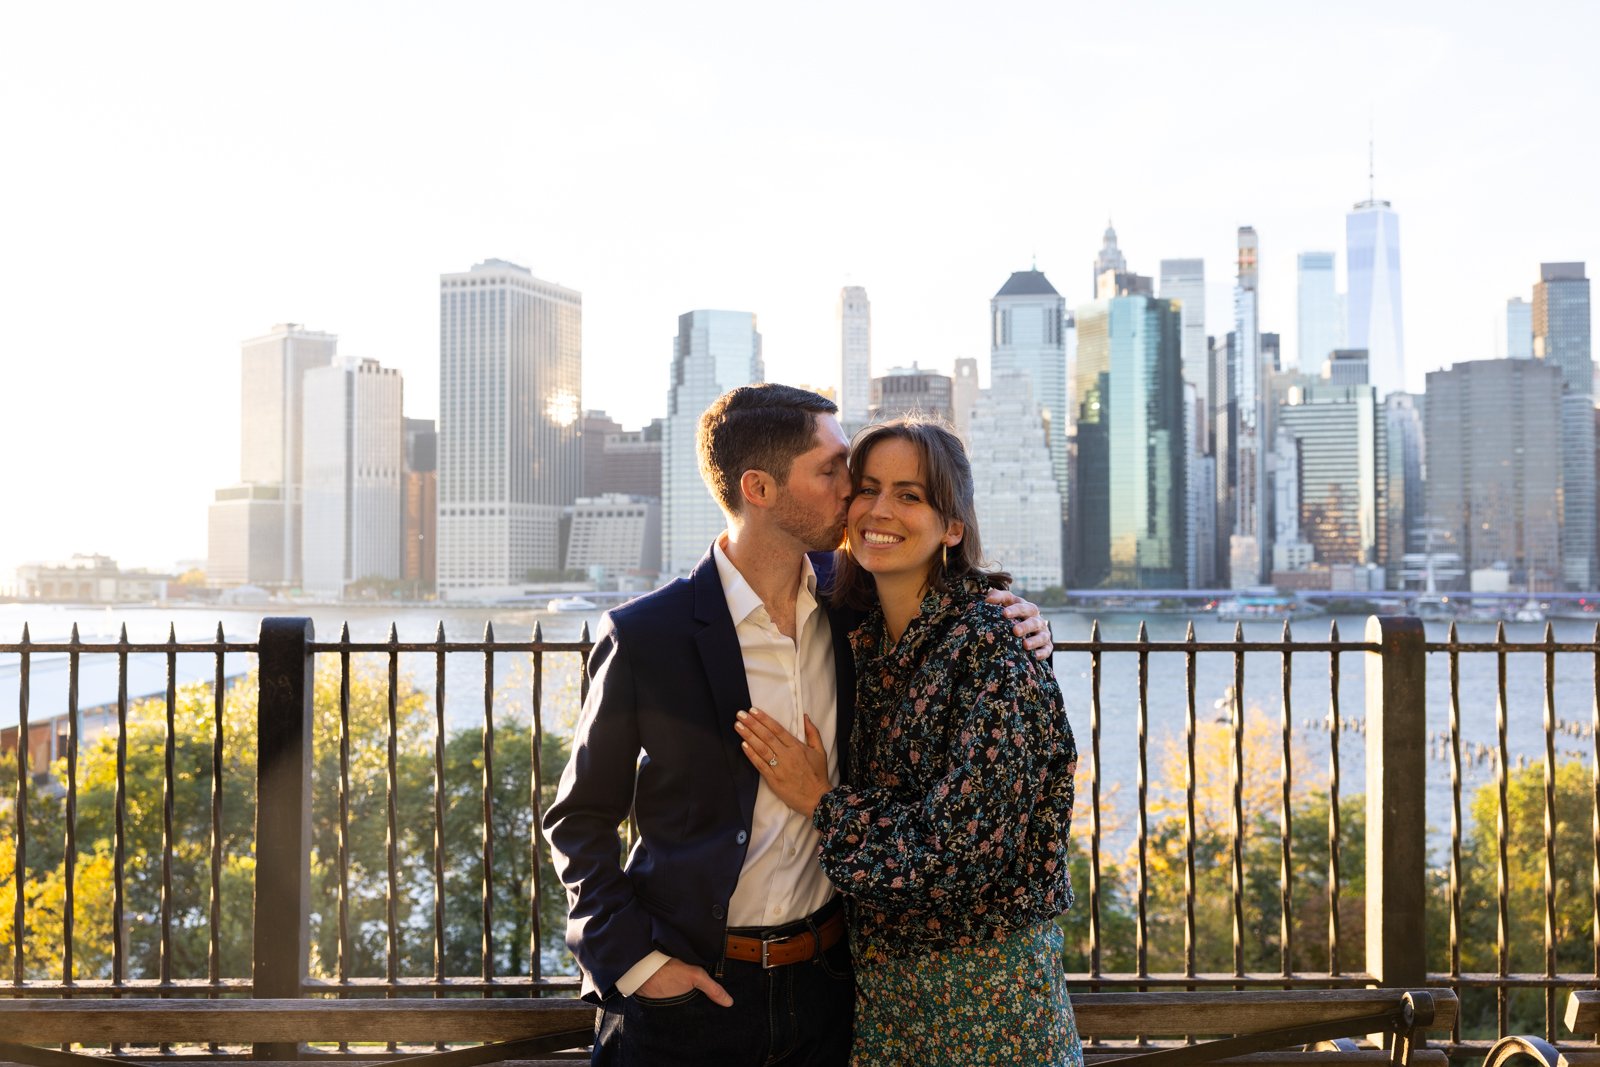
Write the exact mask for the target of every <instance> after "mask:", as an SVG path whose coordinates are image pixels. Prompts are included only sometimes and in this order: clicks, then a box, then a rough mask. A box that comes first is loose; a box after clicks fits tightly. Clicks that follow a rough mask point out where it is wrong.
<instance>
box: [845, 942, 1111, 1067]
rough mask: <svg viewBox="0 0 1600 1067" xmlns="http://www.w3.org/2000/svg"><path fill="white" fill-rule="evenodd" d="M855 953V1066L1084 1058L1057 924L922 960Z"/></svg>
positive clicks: (869, 946)
mask: <svg viewBox="0 0 1600 1067" xmlns="http://www.w3.org/2000/svg"><path fill="white" fill-rule="evenodd" d="M852 951H853V952H855V953H856V956H855V959H856V1017H855V1039H854V1045H853V1048H852V1054H851V1060H852V1062H853V1063H855V1064H860V1065H866V1064H908V1065H909V1064H915V1065H916V1067H938V1065H943V1064H949V1065H951V1067H955V1065H961V1067H967V1065H969V1064H981V1063H1004V1064H1010V1065H1012V1067H1023V1065H1026V1067H1054V1065H1064V1067H1065V1065H1071V1067H1081V1065H1082V1064H1083V1046H1082V1045H1081V1044H1080V1043H1079V1042H1078V1030H1077V1026H1076V1025H1075V1023H1074V1021H1073V1018H1072V1004H1071V1002H1070V1001H1068V999H1067V983H1066V979H1065V975H1064V974H1063V971H1062V966H1061V930H1060V929H1059V928H1058V927H1057V926H1056V925H1055V924H1054V923H1042V924H1040V925H1039V926H1034V927H1030V928H1029V929H1026V930H1021V931H1018V932H1017V933H1014V934H1011V935H1009V936H1007V937H1002V938H997V939H995V940H992V941H985V942H983V943H981V944H977V945H972V946H970V947H967V948H953V949H948V950H945V951H935V952H931V953H929V954H928V955H926V956H920V957H915V958H902V957H897V956H885V955H882V954H880V953H878V951H877V946H876V945H875V944H874V943H873V942H872V941H871V940H870V939H866V938H860V937H857V938H855V939H854V940H853V947H852Z"/></svg>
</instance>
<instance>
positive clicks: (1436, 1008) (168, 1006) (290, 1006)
mask: <svg viewBox="0 0 1600 1067" xmlns="http://www.w3.org/2000/svg"><path fill="white" fill-rule="evenodd" d="M1413 998H1414V1000H1415V1002H1416V1003H1417V1005H1418V1007H1419V1008H1420V1009H1422V1010H1420V1011H1419V1012H1418V1013H1417V1016H1416V1017H1415V1019H1414V1022H1415V1030H1414V1032H1412V1033H1410V1034H1409V1035H1408V1037H1402V1038H1401V1039H1400V1040H1397V1041H1396V1042H1395V1046H1396V1047H1395V1050H1394V1051H1393V1052H1391V1051H1386V1050H1384V1049H1381V1048H1377V1047H1374V1046H1367V1047H1364V1048H1363V1047H1360V1046H1358V1045H1357V1043H1355V1042H1354V1041H1351V1040H1348V1038H1351V1037H1353V1036H1355V1035H1359V1034H1367V1033H1378V1032H1384V1031H1390V1032H1392V1031H1394V1030H1395V1029H1396V1028H1397V1027H1400V1026H1401V1023H1400V1020H1401V1019H1402V1012H1403V1009H1404V1007H1405V1005H1407V1004H1408V1003H1409V1002H1411V1000H1412V999H1413ZM1072 1003H1073V1010H1074V1013H1075V1014H1076V1016H1077V1023H1078V1030H1079V1033H1080V1035H1081V1036H1082V1037H1083V1038H1084V1041H1085V1053H1086V1058H1087V1059H1088V1061H1089V1062H1090V1063H1095V1064H1101V1063H1108V1062H1110V1061H1111V1060H1113V1059H1122V1058H1130V1057H1131V1058H1132V1059H1129V1063H1128V1067H1136V1064H1135V1061H1137V1063H1138V1067H1143V1065H1144V1064H1146V1063H1147V1064H1148V1067H1186V1065H1188V1064H1194V1063H1202V1062H1218V1063H1223V1064H1233V1065H1238V1067H1273V1065H1283V1067H1357V1065H1359V1064H1363V1063H1377V1062H1385V1063H1387V1062H1391V1061H1393V1062H1396V1063H1405V1064H1407V1065H1408V1067H1413V1065H1414V1067H1448V1060H1447V1059H1446V1057H1445V1054H1444V1053H1443V1052H1441V1051H1439V1050H1436V1049H1427V1048H1424V1047H1422V1046H1423V1044H1424V1042H1423V1040H1422V1039H1423V1037H1424V1036H1425V1033H1426V1032H1428V1031H1435V1032H1444V1033H1448V1032H1449V1030H1450V1027H1451V1026H1452V1024H1453V1023H1454V1021H1455V1018H1456V1012H1457V1002H1456V998H1455V995H1454V994H1453V993H1452V992H1450V991H1449V990H1447V989H1428V990H1419V991H1417V993H1415V994H1412V995H1411V996H1410V997H1408V994H1407V992H1406V991H1405V990H1398V989H1327V990H1320V989H1319V990H1295V991H1278V990H1249V991H1244V992H1233V991H1211V990H1204V991H1197V992H1166V991H1157V992H1145V993H1083V994H1079V995H1077V996H1074V997H1073V998H1072ZM1430 1014H1431V1018H1430V1017H1429V1015H1430ZM1352 1020H1354V1022H1352ZM593 1023H594V1008H593V1007H592V1006H591V1005H589V1004H586V1003H585V1002H583V1001H581V1000H577V999H576V998H572V997H560V998H545V999H536V1000H468V999H451V1000H242V999H241V1000H152V999H143V998H140V999H123V1000H105V999H100V1000H87V999H84V1000H4V1001H0V1042H3V1043H4V1046H6V1047H0V1060H9V1061H11V1062H16V1063H26V1064H33V1065H36V1067H83V1065H84V1063H85V1061H86V1060H88V1059H89V1057H88V1056H86V1055H85V1056H80V1055H76V1054H64V1053H60V1052H53V1051H51V1050H50V1049H47V1048H43V1047H32V1048H25V1047H20V1046H46V1045H57V1046H59V1045H61V1044H62V1043H66V1042H72V1043H76V1044H80V1045H99V1046H108V1045H109V1044H111V1043H112V1042H118V1043H121V1044H123V1045H134V1044H139V1045H153V1044H155V1043H157V1042H162V1043H170V1044H173V1045H184V1046H203V1045H205V1044H206V1043H208V1042H222V1043H225V1044H227V1045H241V1044H274V1045H277V1046H278V1047H280V1048H285V1047H289V1046H292V1045H294V1044H295V1043H298V1042H337V1041H346V1042H352V1043H375V1042H389V1041H394V1042H399V1043H401V1044H403V1045H411V1046H414V1047H417V1048H418V1049H419V1054H421V1050H423V1049H426V1048H427V1047H429V1046H431V1045H432V1044H433V1043H434V1042H445V1043H451V1044H455V1043H466V1042H489V1043H501V1042H509V1043H510V1044H506V1045H503V1046H502V1047H498V1048H497V1047H493V1045H491V1046H489V1047H481V1048H464V1049H459V1050H455V1051H452V1052H450V1053H447V1054H445V1056H443V1057H439V1056H434V1057H432V1058H431V1059H430V1067H467V1065H470V1064H475V1063H489V1062H499V1061H507V1062H509V1063H512V1064H516V1065H518V1067H542V1065H554V1064H562V1063H565V1064H568V1065H569V1067H570V1064H571V1063H572V1062H573V1059H574V1058H586V1057H585V1056H583V1054H582V1053H581V1052H579V1051H576V1050H578V1049H581V1047H582V1046H583V1045H584V1044H586V1043H587V1040H588V1034H589V1033H590V1032H591V1030H592V1027H593ZM1189 1038H1193V1039H1195V1040H1196V1041H1204V1039H1207V1038H1226V1039H1228V1040H1223V1041H1220V1042H1217V1043H1214V1044H1213V1043H1209V1042H1207V1043H1202V1044H1187V1043H1185V1042H1186V1040H1187V1039H1189ZM1340 1038H1344V1039H1346V1040H1339V1039H1340ZM1140 1039H1143V1040H1144V1041H1146V1042H1155V1044H1149V1043H1145V1044H1140V1043H1139V1041H1140ZM1285 1046H1288V1047H1285ZM1305 1046H1309V1047H1305ZM563 1049H565V1050H574V1051H569V1052H567V1053H566V1055H565V1056H562V1055H560V1054H559V1052H558V1050H563ZM1153 1053H1154V1054H1156V1055H1152V1054H1153ZM353 1054H354V1055H356V1056H358V1057H364V1056H367V1055H368V1054H369V1053H367V1052H365V1051H360V1050H358V1051H356V1052H354V1053H353ZM123 1055H124V1056H126V1057H128V1058H136V1057H137V1053H135V1052H134V1051H132V1050H128V1051H125V1052H124V1053H123ZM370 1055H371V1056H372V1059H371V1060H368V1061H363V1062H383V1061H385V1060H387V1062H396V1061H395V1060H394V1058H393V1057H392V1056H388V1057H385V1056H384V1055H383V1053H382V1050H375V1051H373V1052H372V1053H371V1054H370ZM552 1057H554V1058H552ZM97 1062H99V1063H102V1064H103V1063H104V1062H105V1059H104V1056H103V1055H102V1056H100V1057H99V1058H98V1060H97ZM257 1062H261V1061H257ZM268 1062H270V1061H268ZM341 1062H344V1063H354V1062H356V1061H355V1060H350V1061H341ZM1551 1067H1556V1065H1554V1064H1552V1065H1551Z"/></svg>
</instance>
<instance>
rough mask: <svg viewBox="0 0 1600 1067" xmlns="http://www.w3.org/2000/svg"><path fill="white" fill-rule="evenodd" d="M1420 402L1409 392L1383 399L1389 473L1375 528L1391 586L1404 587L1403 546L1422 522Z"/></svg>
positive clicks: (1379, 553) (1379, 552)
mask: <svg viewBox="0 0 1600 1067" xmlns="http://www.w3.org/2000/svg"><path fill="white" fill-rule="evenodd" d="M1421 409H1422V404H1421V401H1420V398H1419V397H1417V396H1414V395H1413V394H1411V393H1390V394H1389V395H1388V396H1387V397H1385V398H1384V401H1383V412H1382V417H1383V421H1384V429H1383V433H1384V435H1385V443H1384V461H1385V464H1386V466H1387V468H1388V474H1387V476H1386V478H1385V484H1384V497H1385V501H1384V509H1383V510H1384V521H1385V526H1386V529H1380V530H1379V531H1378V562H1379V563H1380V564H1382V565H1383V567H1384V569H1385V571H1386V572H1387V574H1388V585H1389V588H1390V589H1400V588H1403V587H1404V580H1403V579H1404V573H1403V572H1404V563H1405V555H1406V550H1407V549H1408V548H1409V547H1410V545H1411V531H1412V530H1415V529H1418V528H1419V527H1421V526H1422V523H1423V516H1424V513H1425V512H1424V509H1425V507H1426V506H1427V505H1426V502H1425V501H1424V500H1423V496H1422V491H1423V485H1422V461H1423V456H1424V441H1423V436H1422V410H1421Z"/></svg>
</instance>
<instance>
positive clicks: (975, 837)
mask: <svg viewBox="0 0 1600 1067" xmlns="http://www.w3.org/2000/svg"><path fill="white" fill-rule="evenodd" d="M984 592H985V591H984V590H983V589H982V588H980V587H979V586H978V585H977V584H976V583H967V584H966V585H964V586H962V587H961V588H959V589H957V590H955V591H953V592H950V593H945V594H937V593H930V594H929V596H928V597H927V598H925V599H924V600H923V603H922V605H921V609H920V611H919V613H918V614H917V616H916V617H915V618H913V619H912V620H911V623H910V624H909V625H908V626H907V627H906V630H905V632H904V633H903V634H901V635H900V640H899V641H898V642H896V643H895V644H893V645H892V646H891V645H890V643H889V641H888V636H887V632H886V629H885V625H884V619H883V614H882V611H881V610H879V609H875V610H873V611H872V612H871V613H870V614H869V615H868V616H867V617H866V618H865V619H864V620H863V621H862V623H861V625H860V626H859V627H857V629H856V630H854V631H853V632H852V633H851V634H850V642H851V647H852V649H853V650H854V653H855V665H856V715H855V725H854V728H853V730H852V732H851V737H850V752H851V770H850V776H851V778H852V779H853V780H852V781H851V782H848V783H845V784H843V785H840V786H839V787H838V788H836V789H834V790H832V791H831V792H829V793H828V794H826V795H825V796H824V797H823V799H822V803H821V804H820V805H819V806H818V808H817V812H816V815H815V818H814V821H815V824H816V826H817V829H818V831H819V832H820V833H821V845H820V849H819V855H820V858H821V862H822V866H823V869H824V871H826V872H827V874H828V877H829V879H830V880H832V882H833V883H834V885H836V886H837V887H839V889H840V890H841V891H842V892H844V893H845V894H846V895H847V903H848V906H849V909H850V931H851V933H850V937H851V944H852V950H853V951H852V955H853V957H854V959H855V964H856V982H857V996H856V1024H855V1044H854V1052H853V1056H852V1059H853V1062H854V1063H857V1064H890V1063H893V1064H899V1063H906V1064H911V1063H915V1064H919V1065H920V1064H937V1063H951V1064H956V1063H961V1064H967V1063H1002V1062H1003V1063H1012V1064H1020V1063H1026V1064H1040V1065H1044V1064H1073V1065H1080V1067H1081V1064H1082V1062H1083V1059H1082V1050H1081V1048H1080V1047H1079V1045H1078V1038H1077V1031H1076V1028H1075V1027H1074V1025H1073V1018H1072V1009H1071V1006H1070V1004H1069V1002H1068V999H1067V992H1066V985H1065V979H1064V976H1063V968H1062V963H1061V936H1060V931H1059V929H1058V928H1057V927H1056V926H1055V923H1054V922H1053V920H1054V919H1055V917H1056V916H1057V915H1059V914H1061V912H1063V911H1065V910H1066V909H1067V908H1068V907H1070V906H1071V904H1072V885H1071V880H1070V878H1069V875H1068V864H1067V834H1068V830H1069V829H1070V827H1071V822H1072V804H1073V775H1074V772H1075V771H1076V768H1077V758H1078V757H1077V748H1076V745H1075V744H1074V741H1073V737H1072V728H1071V727H1070V726H1069V725H1068V723H1067V716H1066V709H1065V706H1064V704H1063V702H1062V699H1061V691H1060V689H1059V687H1058V686H1057V684H1056V680H1055V676H1054V674H1053V673H1052V672H1051V669H1050V665H1049V664H1048V663H1041V662H1039V661H1038V660H1036V659H1034V657H1033V656H1032V655H1031V654H1030V653H1029V652H1028V651H1027V650H1026V649H1025V648H1023V645H1022V641H1021V639H1020V638H1018V637H1016V636H1015V635H1014V634H1013V633H1012V632H1011V623H1010V621H1009V620H1007V619H1006V618H1004V616H1003V615H1002V614H1001V612H1000V609H999V608H997V607H995V606H993V605H991V604H988V603H987V602H986V601H985V600H984Z"/></svg>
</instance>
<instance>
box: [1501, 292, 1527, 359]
mask: <svg viewBox="0 0 1600 1067" xmlns="http://www.w3.org/2000/svg"><path fill="white" fill-rule="evenodd" d="M1506 358H1507V359H1532V358H1533V305H1532V304H1530V303H1528V302H1527V301H1526V300H1524V299H1522V297H1520V296H1514V297H1512V298H1511V299H1510V300H1507V301H1506Z"/></svg>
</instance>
